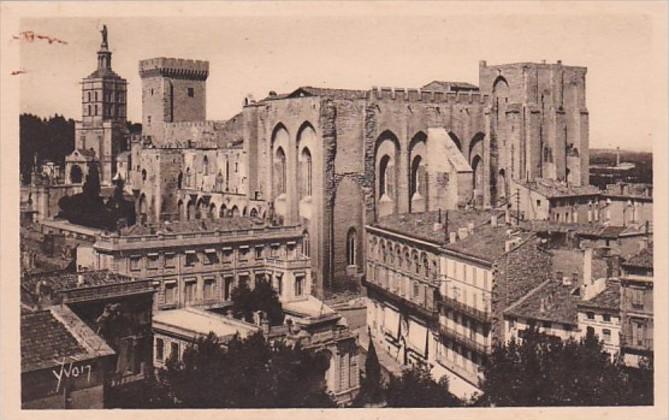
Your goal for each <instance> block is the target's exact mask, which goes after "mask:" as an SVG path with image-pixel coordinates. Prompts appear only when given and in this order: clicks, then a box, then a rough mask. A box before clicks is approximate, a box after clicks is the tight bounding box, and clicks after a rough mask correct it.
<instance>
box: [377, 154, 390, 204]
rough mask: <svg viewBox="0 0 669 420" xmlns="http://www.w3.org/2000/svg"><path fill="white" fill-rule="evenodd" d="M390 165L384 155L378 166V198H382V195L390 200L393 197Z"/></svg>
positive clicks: (387, 157)
mask: <svg viewBox="0 0 669 420" xmlns="http://www.w3.org/2000/svg"><path fill="white" fill-rule="evenodd" d="M392 169H393V167H392V165H391V161H390V156H388V155H385V156H383V157H382V158H381V162H380V164H379V172H380V173H379V196H380V197H383V196H384V195H387V196H388V197H390V198H392V196H393V191H392V185H393V174H392Z"/></svg>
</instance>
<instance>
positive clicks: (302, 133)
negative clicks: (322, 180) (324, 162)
mask: <svg viewBox="0 0 669 420" xmlns="http://www.w3.org/2000/svg"><path fill="white" fill-rule="evenodd" d="M296 144H297V162H298V186H299V188H298V192H299V197H300V199H301V198H302V197H309V196H311V195H312V193H313V183H314V156H313V152H314V151H316V147H317V136H316V130H315V129H314V127H313V125H312V124H311V123H310V122H309V121H305V122H303V123H302V125H301V126H300V128H299V129H298V131H297V143H296Z"/></svg>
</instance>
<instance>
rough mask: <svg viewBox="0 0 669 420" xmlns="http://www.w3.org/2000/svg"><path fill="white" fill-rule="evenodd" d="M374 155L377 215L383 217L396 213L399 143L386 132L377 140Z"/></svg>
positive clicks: (391, 133) (394, 136)
mask: <svg viewBox="0 0 669 420" xmlns="http://www.w3.org/2000/svg"><path fill="white" fill-rule="evenodd" d="M374 155H375V157H374V162H375V174H376V177H375V178H376V182H375V191H376V194H375V198H376V202H377V206H376V207H377V209H376V210H377V214H378V215H379V216H385V215H387V214H393V213H396V211H397V205H398V196H399V194H398V186H399V182H398V181H399V178H400V176H399V175H400V161H399V157H400V142H399V140H398V138H397V136H396V135H395V134H394V133H393V132H392V131H390V130H386V131H384V132H383V133H381V135H380V136H379V137H378V138H377V140H376V147H375V153H374Z"/></svg>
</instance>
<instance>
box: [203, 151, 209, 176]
mask: <svg viewBox="0 0 669 420" xmlns="http://www.w3.org/2000/svg"><path fill="white" fill-rule="evenodd" d="M202 172H203V173H204V174H205V175H209V158H207V156H206V155H205V157H204V159H202Z"/></svg>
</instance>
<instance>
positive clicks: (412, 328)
mask: <svg viewBox="0 0 669 420" xmlns="http://www.w3.org/2000/svg"><path fill="white" fill-rule="evenodd" d="M427 331H428V330H427V328H426V327H425V326H423V325H421V324H419V323H418V322H416V321H414V320H413V319H409V344H410V345H411V347H413V348H414V349H416V350H418V351H419V352H420V353H421V354H422V355H425V354H426V347H425V345H426V344H427V342H426V339H425V337H426V336H427Z"/></svg>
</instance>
